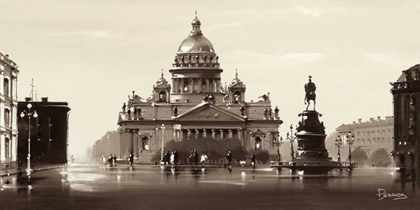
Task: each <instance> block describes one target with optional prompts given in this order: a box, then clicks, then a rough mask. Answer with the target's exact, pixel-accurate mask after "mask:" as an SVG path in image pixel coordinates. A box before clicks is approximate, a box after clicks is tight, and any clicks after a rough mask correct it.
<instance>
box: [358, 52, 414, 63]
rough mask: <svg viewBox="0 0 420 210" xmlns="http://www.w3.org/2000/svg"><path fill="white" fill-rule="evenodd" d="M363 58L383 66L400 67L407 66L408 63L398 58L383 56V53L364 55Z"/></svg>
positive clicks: (388, 55)
mask: <svg viewBox="0 0 420 210" xmlns="http://www.w3.org/2000/svg"><path fill="white" fill-rule="evenodd" d="M363 56H364V57H365V58H367V59H368V60H371V61H374V62H378V63H382V64H385V65H394V66H401V65H407V63H410V62H408V61H406V60H405V59H402V58H398V57H397V56H395V55H390V54H384V53H364V54H363Z"/></svg>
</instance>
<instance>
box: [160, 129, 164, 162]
mask: <svg viewBox="0 0 420 210" xmlns="http://www.w3.org/2000/svg"><path fill="white" fill-rule="evenodd" d="M160 129H162V150H161V151H160V161H161V162H162V161H163V134H164V131H165V124H162V126H160Z"/></svg>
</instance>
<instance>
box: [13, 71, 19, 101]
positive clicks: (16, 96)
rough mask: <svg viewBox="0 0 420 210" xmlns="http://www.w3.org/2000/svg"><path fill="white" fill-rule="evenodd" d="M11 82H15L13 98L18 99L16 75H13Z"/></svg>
mask: <svg viewBox="0 0 420 210" xmlns="http://www.w3.org/2000/svg"><path fill="white" fill-rule="evenodd" d="M13 83H14V84H15V87H14V88H13V91H14V93H15V94H14V97H13V98H14V99H15V100H18V94H17V76H15V79H14V80H13Z"/></svg>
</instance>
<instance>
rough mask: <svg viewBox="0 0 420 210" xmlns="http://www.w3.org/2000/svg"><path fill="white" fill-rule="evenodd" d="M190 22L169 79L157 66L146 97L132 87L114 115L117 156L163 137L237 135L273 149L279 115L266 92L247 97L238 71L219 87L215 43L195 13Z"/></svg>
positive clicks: (156, 145) (156, 144)
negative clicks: (118, 135) (255, 98)
mask: <svg viewBox="0 0 420 210" xmlns="http://www.w3.org/2000/svg"><path fill="white" fill-rule="evenodd" d="M191 25H192V30H191V32H190V34H189V36H187V38H185V39H184V40H183V41H182V43H181V44H180V46H179V48H178V51H177V53H176V55H175V57H174V60H173V63H172V68H171V69H170V70H169V72H170V73H171V77H172V78H171V81H172V85H171V84H170V83H169V82H168V81H167V80H166V79H165V78H164V74H163V72H162V74H161V77H160V78H159V79H158V80H157V81H156V83H155V84H154V85H153V87H152V88H151V89H152V90H153V91H152V93H151V95H150V97H145V98H142V97H140V96H138V95H135V94H134V92H133V94H132V96H131V97H130V96H129V100H128V102H127V104H125V103H124V106H123V109H122V111H121V112H120V113H119V115H118V125H119V126H120V131H121V132H122V137H121V140H120V141H121V144H120V148H121V150H120V154H119V156H120V157H124V156H125V157H128V155H129V153H130V152H133V153H134V156H135V157H138V155H139V154H141V153H143V154H144V152H143V151H147V152H146V153H152V152H154V151H160V150H161V148H162V143H163V144H165V143H166V142H168V141H171V140H174V141H184V140H189V139H193V138H214V139H221V140H223V139H229V138H232V139H238V140H239V141H240V142H241V143H242V145H243V146H244V147H245V148H246V149H248V150H250V149H265V150H268V151H269V152H270V153H272V154H275V153H276V151H277V146H276V141H277V139H278V136H279V133H278V128H279V125H280V124H281V123H282V121H281V120H280V117H279V115H278V109H276V108H275V107H273V106H272V104H271V101H270V97H269V93H266V94H263V93H262V96H261V97H260V100H258V101H255V102H253V101H250V102H249V101H246V89H247V87H246V86H245V84H244V83H243V82H242V81H241V80H240V79H239V77H238V73H236V75H235V77H234V78H233V80H232V82H231V83H230V84H229V85H225V87H223V84H222V82H221V79H222V77H221V74H222V72H223V70H222V69H221V68H220V63H219V57H218V55H217V54H216V52H215V48H214V47H213V45H212V43H211V42H210V41H209V40H208V39H207V38H206V37H204V35H203V33H202V31H201V22H200V20H199V19H198V18H197V17H196V18H195V19H194V20H193V21H192V23H191ZM144 85H145V84H144V83H143V84H141V86H142V87H144ZM150 85H152V84H150ZM254 88H258V87H254ZM162 124H163V125H164V127H163V126H162ZM162 128H163V129H164V130H163V129H162Z"/></svg>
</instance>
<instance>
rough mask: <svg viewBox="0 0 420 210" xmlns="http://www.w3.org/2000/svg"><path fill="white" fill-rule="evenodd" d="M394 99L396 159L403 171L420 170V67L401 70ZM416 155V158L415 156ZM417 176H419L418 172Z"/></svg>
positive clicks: (393, 90) (393, 89)
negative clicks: (406, 169)
mask: <svg viewBox="0 0 420 210" xmlns="http://www.w3.org/2000/svg"><path fill="white" fill-rule="evenodd" d="M391 85H392V89H391V93H392V95H393V96H394V116H395V130H394V135H395V139H394V142H395V147H394V149H395V150H394V151H393V156H394V158H395V161H396V163H397V167H400V168H409V169H414V168H416V169H417V171H419V170H420V168H419V164H420V155H418V153H419V152H420V111H419V110H420V64H417V65H415V66H413V67H411V68H409V69H408V70H404V71H402V74H401V76H400V77H399V78H398V80H397V81H396V82H394V83H391ZM416 154H417V155H416ZM417 174H420V173H419V172H417Z"/></svg>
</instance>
